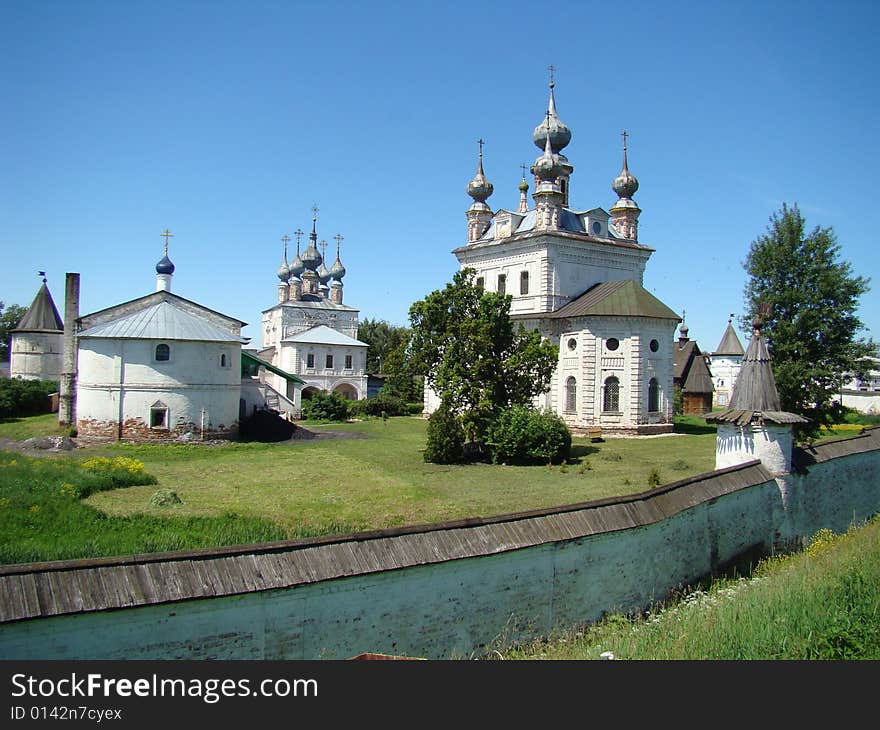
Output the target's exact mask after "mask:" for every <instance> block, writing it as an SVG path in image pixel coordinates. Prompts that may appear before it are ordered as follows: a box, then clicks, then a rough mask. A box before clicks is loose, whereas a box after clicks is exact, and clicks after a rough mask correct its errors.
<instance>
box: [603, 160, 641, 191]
mask: <svg viewBox="0 0 880 730" xmlns="http://www.w3.org/2000/svg"><path fill="white" fill-rule="evenodd" d="M606 179H607V178H606ZM611 189H612V190H614V192H615V193H617V195H618V196H619V197H621V198H631V197H632V196H633V195H635V194H636V190H638V189H639V181H638V179H637V178H636V177H635V175H633V174H632V173H631V172H630V171H629V170H628V169H627V167H626V159H625V158H624V161H623V170H621V171H620V174H619V175H618V176H617V177H616V178H614V181H613V182H612V183H611Z"/></svg>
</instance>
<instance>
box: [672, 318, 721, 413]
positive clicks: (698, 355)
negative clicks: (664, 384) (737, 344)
mask: <svg viewBox="0 0 880 730" xmlns="http://www.w3.org/2000/svg"><path fill="white" fill-rule="evenodd" d="M687 335H688V327H687V325H686V324H682V325H681V328H680V329H679V338H678V342H676V343H675V345H674V346H673V353H674V359H675V364H674V369H673V384H674V386H675V387H676V388H678V389H679V390H680V391H681V400H682V412H683V413H684V414H686V415H695V416H702V415H705V414H706V413H709V412H710V411H711V410H712V395H713V393H714V392H715V387H714V386H713V385H712V373H711V372H710V371H709V364H708V362H707V358H706V356H705V355H704V354H703V353H702V352H701V351H700V348H699V347H698V346H697V343H696V341H695V340H691V339H689V338H688V336H687Z"/></svg>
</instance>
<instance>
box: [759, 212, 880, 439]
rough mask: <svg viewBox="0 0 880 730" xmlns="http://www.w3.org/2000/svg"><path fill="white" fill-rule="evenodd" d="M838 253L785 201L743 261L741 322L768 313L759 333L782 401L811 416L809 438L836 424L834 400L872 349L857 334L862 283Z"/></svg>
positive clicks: (827, 234)
mask: <svg viewBox="0 0 880 730" xmlns="http://www.w3.org/2000/svg"><path fill="white" fill-rule="evenodd" d="M839 253H840V246H839V244H838V243H837V237H836V235H835V234H834V231H833V230H832V229H831V228H820V227H818V226H817V227H816V228H814V229H813V230H812V231H810V232H809V233H807V232H806V221H805V220H804V217H803V215H802V214H801V212H800V210H799V209H798V206H797V205H796V204H795V205H793V206H792V207H789V206H788V205H786V204H783V206H782V209H781V210H780V211H777V212H775V213H774V214H773V215H772V216H771V218H770V224H769V225H768V227H767V232H766V233H765V234H764V235H763V236H760V237H759V238H757V239H756V240H755V241H753V242H752V245H751V249H750V250H749V253H748V256H747V257H746V260H745V262H744V267H745V269H746V273H747V274H748V276H749V278H748V281H747V282H746V286H745V291H744V296H745V308H746V312H747V315H746V316H745V317H744V318H743V324H744V326H745V327H746V328H750V322H751V319H752V317H754V315H756V314H757V313H758V312H759V310H760V309H761V305H762V304H763V305H765V306H766V309H765V312H766V311H768V310H769V314H766V315H765V316H764V317H763V320H764V324H763V327H762V331H763V333H764V335H765V336H766V338H767V345H768V348H769V350H770V356H771V359H772V361H773V375H774V377H775V379H776V387H777V389H778V390H779V398H780V402H781V405H782V408H783V409H784V410H787V411H790V412H792V413H799V414H800V415H802V416H806V417H807V418H809V419H810V421H811V423H810V424H809V426H807V427H806V428H805V429H804V430H802V431H801V434H802V436H806V437H808V438H809V437H812V436H815V435H816V434H817V433H818V430H819V428H820V426H822V425H830V424H832V423H838V422H840V421H841V420H842V418H843V410H844V409H843V408H842V406H841V405H840V404H839V403H837V402H835V401H833V400H832V398H833V396H834V395H835V394H836V393H839V392H840V389H841V387H842V386H843V384H844V382H846V381H847V380H848V379H849V378H850V377H851V376H852V375H853V374H859V373H863V372H864V370H865V369H866V368H867V367H868V363H867V362H866V361H865V358H866V357H867V356H868V355H871V354H873V353H872V350H873V349H874V348H873V347H872V345H871V344H869V343H868V342H866V341H865V340H863V339H859V337H858V334H859V332H860V330H862V329H864V326H863V325H862V322H861V321H860V320H859V317H858V316H857V314H856V310H857V309H858V304H859V297H860V296H861V295H862V294H864V293H865V292H866V291H868V288H869V287H868V280H867V279H865V278H864V277H862V276H857V275H854V274H853V271H852V266H851V265H850V264H849V262H847V261H842V260H841V259H840V258H839Z"/></svg>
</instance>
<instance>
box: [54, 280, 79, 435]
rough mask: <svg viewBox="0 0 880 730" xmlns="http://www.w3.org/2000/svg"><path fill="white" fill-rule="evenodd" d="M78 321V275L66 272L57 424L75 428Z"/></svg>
mask: <svg viewBox="0 0 880 730" xmlns="http://www.w3.org/2000/svg"><path fill="white" fill-rule="evenodd" d="M77 319H79V274H74V273H70V272H68V274H67V279H66V282H65V288H64V337H63V348H62V355H61V378H60V381H59V384H58V396H59V398H58V400H59V402H58V423H60V424H61V425H63V426H76V349H77V337H76V320H77Z"/></svg>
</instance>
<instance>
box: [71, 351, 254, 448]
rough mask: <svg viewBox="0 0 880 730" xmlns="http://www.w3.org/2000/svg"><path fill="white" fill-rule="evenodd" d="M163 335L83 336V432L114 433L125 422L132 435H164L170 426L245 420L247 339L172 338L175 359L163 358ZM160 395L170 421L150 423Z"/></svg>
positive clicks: (79, 408) (222, 427)
mask: <svg viewBox="0 0 880 730" xmlns="http://www.w3.org/2000/svg"><path fill="white" fill-rule="evenodd" d="M161 342H163V341H162V340H124V339H105V338H83V339H80V341H79V351H78V358H79V360H78V371H79V375H78V382H77V401H76V414H77V426H78V428H79V429H80V431H81V432H83V433H89V432H93V433H96V434H97V433H102V434H105V435H112V432H113V430H114V429H118V427H119V424H120V423H121V424H123V431H131V434H130V435H132V436H136V435H141V436H146V437H150V436H151V437H156V438H159V437H161V436H162V435H163V434H162V431H163V430H167V431H168V432H169V435H170V434H171V433H172V432H181V431H188V430H193V429H195V430H196V431H201V430H202V429H204V430H206V431H211V432H232V431H234V430H235V429H236V428H237V424H238V413H239V397H240V389H241V347H240V345H238V344H236V343H215V342H190V341H179V340H168V341H164V342H165V344H167V345H169V347H170V359H169V360H168V361H160V362H157V361H156V360H155V357H154V355H155V348H156V345H158V344H160V343H161ZM221 355H225V357H226V364H225V365H221ZM157 402H161V403H162V404H164V405H165V406H167V408H168V423H167V426H168V428H167V429H151V428H150V409H151V407H152V406H153V405H154V404H156V403H157ZM141 431H143V433H140V432H141ZM123 435H125V434H123Z"/></svg>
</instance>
